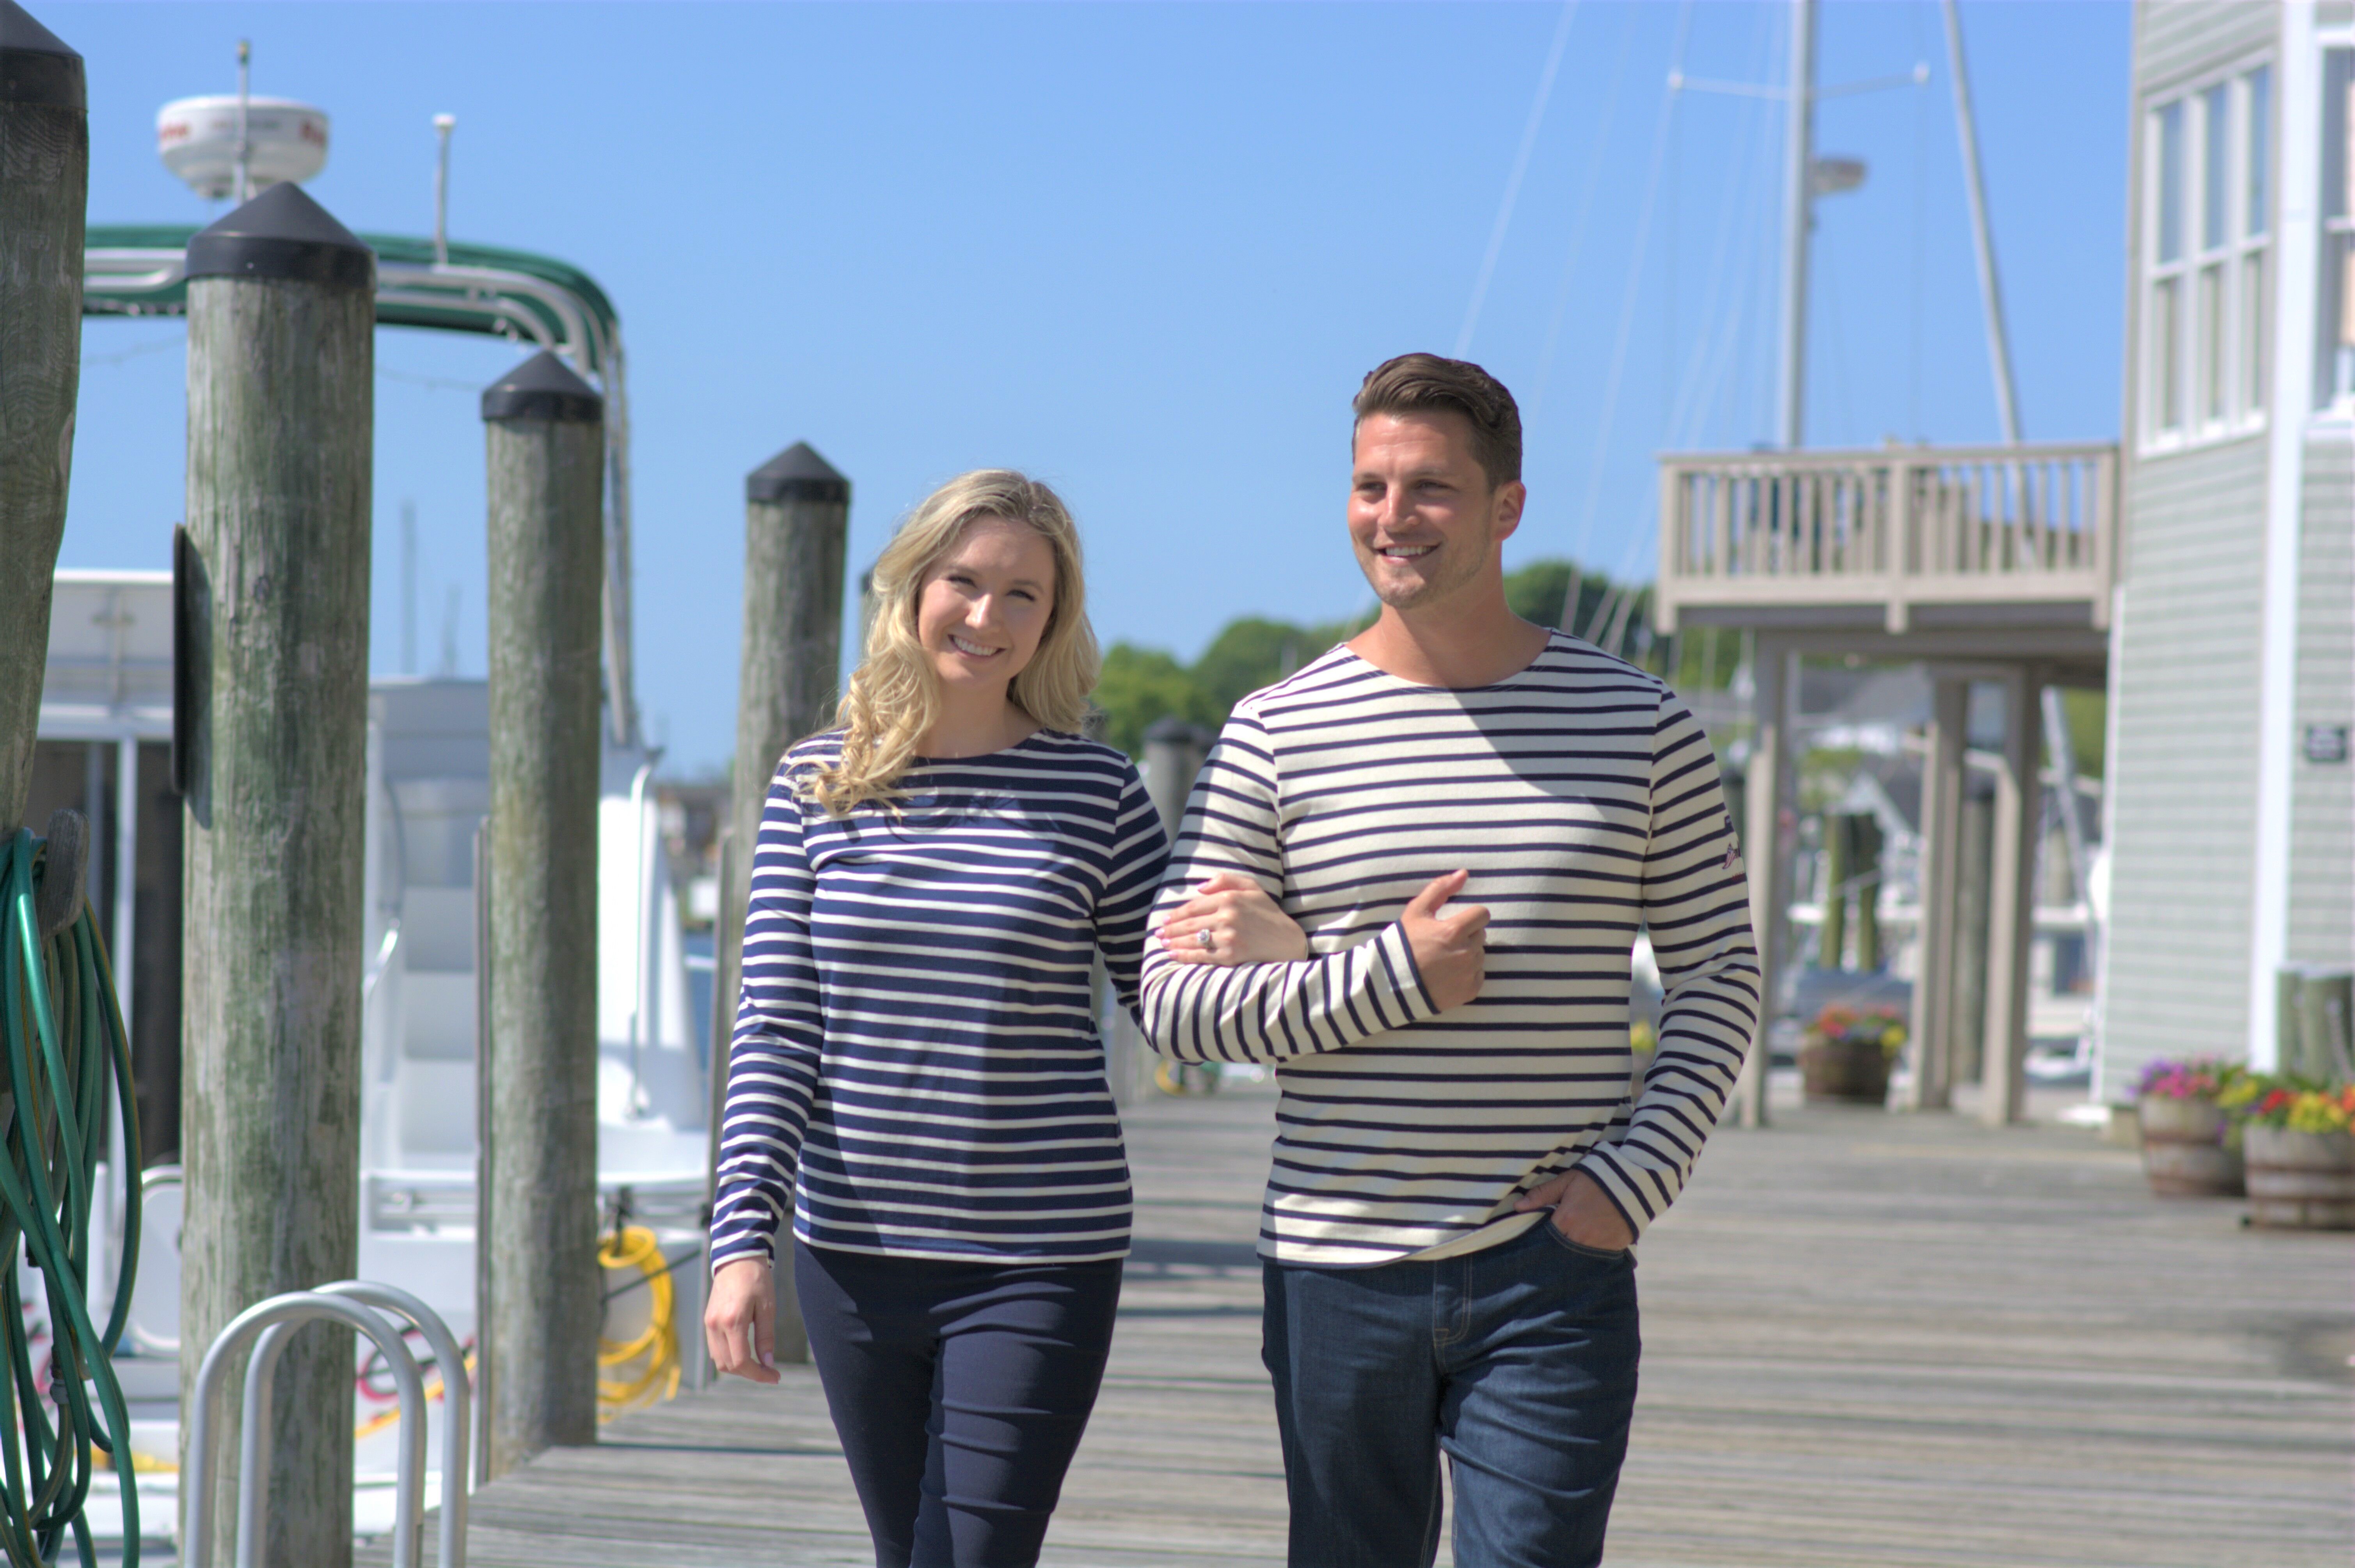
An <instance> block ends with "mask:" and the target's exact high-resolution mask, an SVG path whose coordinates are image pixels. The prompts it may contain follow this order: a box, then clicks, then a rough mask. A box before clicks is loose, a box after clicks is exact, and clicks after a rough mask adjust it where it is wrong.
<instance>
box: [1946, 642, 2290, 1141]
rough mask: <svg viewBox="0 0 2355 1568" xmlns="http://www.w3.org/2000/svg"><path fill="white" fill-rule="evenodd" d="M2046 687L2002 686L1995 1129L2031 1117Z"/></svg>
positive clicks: (1990, 911)
mask: <svg viewBox="0 0 2355 1568" xmlns="http://www.w3.org/2000/svg"><path fill="white" fill-rule="evenodd" d="M2043 681H2044V673H2043V671H2042V670H2041V669H2040V668H2038V667H2036V666H2034V665H2013V666H2011V667H2010V668H2009V669H2007V670H2006V671H2005V672H2004V673H2003V677H2002V679H2001V681H2000V683H1999V684H2000V685H2001V687H2002V689H2003V760H2002V766H2001V767H2000V768H1998V769H1997V771H1996V782H1995V829H1994V834H1993V836H1994V840H1995V846H1994V850H1993V853H1991V854H1990V855H1989V856H1988V859H1989V861H1990V862H1991V864H1990V867H1989V870H1988V873H1987V1023H1986V1033H1985V1041H1986V1044H1984V1046H1983V1047H1982V1048H1981V1050H1980V1052H1979V1119H1980V1120H1981V1121H1983V1122H1986V1123H1987V1125H1988V1126H1990V1127H2001V1126H2003V1125H2005V1124H2006V1123H2008V1122H2014V1121H2022V1120H2025V1119H2026V1118H2027V1116H2028V961H2029V944H2030V939H2031V938H2033V936H2034V935H2035V921H2036V824H2037V821H2038V808H2039V807H2040V806H2041V804H2042V803H2043V799H2044V797H2043V786H2042V783H2041V780H2040V779H2039V777H2038V773H2037V767H2036V754H2037V741H2038V739H2039V736H2038V723H2037V710H2038V707H2039V703H2038V701H2037V693H2038V691H2039V689H2040V688H2041V686H2042V684H2043ZM2261 980H2262V977H2261Z"/></svg>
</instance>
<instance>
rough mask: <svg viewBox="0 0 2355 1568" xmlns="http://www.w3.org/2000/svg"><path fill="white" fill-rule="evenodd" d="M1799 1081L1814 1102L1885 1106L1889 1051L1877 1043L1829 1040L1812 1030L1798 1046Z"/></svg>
mask: <svg viewBox="0 0 2355 1568" xmlns="http://www.w3.org/2000/svg"><path fill="white" fill-rule="evenodd" d="M1799 1080H1800V1084H1801V1086H1802V1087H1804V1088H1805V1090H1806V1097H1807V1098H1809V1099H1811V1100H1835V1101H1838V1102H1840V1103H1842V1104H1848V1105H1873V1106H1878V1105H1886V1104H1887V1103H1888V1102H1889V1051H1888V1049H1887V1047H1885V1046H1883V1045H1882V1044H1881V1042H1880V1041H1878V1040H1868V1041H1864V1042H1862V1043H1857V1042H1853V1041H1844V1040H1827V1039H1825V1038H1824V1037H1823V1036H1822V1035H1820V1034H1817V1033H1816V1032H1815V1031H1813V1030H1809V1031H1808V1032H1807V1033H1806V1035H1805V1036H1804V1037H1802V1039H1801V1041H1800V1043H1799Z"/></svg>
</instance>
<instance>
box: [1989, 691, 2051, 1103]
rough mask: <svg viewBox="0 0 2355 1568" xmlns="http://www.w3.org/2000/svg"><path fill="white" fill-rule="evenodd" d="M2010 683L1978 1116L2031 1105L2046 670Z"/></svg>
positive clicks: (1998, 803)
mask: <svg viewBox="0 0 2355 1568" xmlns="http://www.w3.org/2000/svg"><path fill="white" fill-rule="evenodd" d="M2000 684H2001V686H2002V688H2003V765H2002V767H2001V768H1999V769H1998V771H1997V773H1996V786H1995V850H1994V853H1993V855H1992V856H1991V857H1990V858H1991V859H1992V861H1993V869H1992V871H1991V872H1990V874H1989V875H1988V877H1987V1033H1986V1036H1985V1040H1986V1044H1984V1045H1983V1046H1982V1047H1981V1049H1980V1052H1979V1119H1980V1120H1981V1121H1984V1122H1986V1123H1987V1125H1988V1126H1990V1127H2001V1126H2003V1125H2004V1124H2005V1123H2007V1122H2013V1121H2019V1120H2020V1119H2021V1118H2024V1117H2025V1116H2026V1115H2027V1112H2028V949H2029V941H2030V938H2031V937H2032V936H2033V935H2034V931H2033V926H2034V921H2035V910H2036V877H2035V866H2036V825H2037V821H2038V820H2039V818H2040V816H2041V812H2040V811H2039V810H2038V808H2039V806H2041V804H2042V798H2041V789H2042V785H2041V783H2040V782H2039V780H2038V777H2037V767H2036V739H2037V736H2036V715H2037V707H2038V692H2039V688H2040V687H2041V685H2042V684H2043V678H2042V674H2041V672H2039V671H2036V670H2033V669H2030V668H2026V667H2018V668H2014V669H2012V670H2011V671H2009V672H2008V673H2006V674H2005V675H2004V676H2003V678H2002V680H2001V682H2000Z"/></svg>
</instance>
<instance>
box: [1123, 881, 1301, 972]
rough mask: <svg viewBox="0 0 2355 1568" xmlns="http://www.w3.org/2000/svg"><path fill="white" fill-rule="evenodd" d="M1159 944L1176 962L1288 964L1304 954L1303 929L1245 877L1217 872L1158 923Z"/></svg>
mask: <svg viewBox="0 0 2355 1568" xmlns="http://www.w3.org/2000/svg"><path fill="white" fill-rule="evenodd" d="M1159 934H1160V937H1161V946H1162V949H1163V950H1164V951H1165V952H1167V954H1168V955H1169V957H1170V959H1171V960H1172V961H1173V962H1176V963H1181V964H1221V965H1224V964H1288V963H1297V962H1299V961H1300V960H1301V959H1305V958H1306V957H1307V956H1308V933H1306V932H1305V931H1303V930H1302V929H1301V928H1300V926H1299V923H1298V922H1297V921H1295V920H1294V919H1293V917H1292V916H1289V915H1286V914H1285V913H1284V908H1283V906H1281V905H1279V904H1277V903H1276V901H1275V900H1274V899H1273V898H1270V897H1269V896H1268V895H1267V890H1266V889H1265V888H1263V887H1262V886H1261V885H1259V884H1258V883H1256V882H1253V881H1252V879H1251V878H1250V877H1248V876H1243V875H1241V874H1238V873H1235V872H1231V871H1222V872H1220V873H1219V874H1218V875H1216V876H1214V877H1211V878H1210V879H1209V881H1207V882H1205V883H1203V884H1202V885H1201V886H1199V887H1198V888H1196V889H1195V890H1194V896H1193V897H1192V898H1190V899H1188V900H1187V901H1186V903H1185V905H1184V906H1181V907H1180V908H1179V909H1178V910H1177V913H1176V914H1174V915H1172V916H1170V917H1169V918H1168V919H1167V920H1166V921H1164V922H1163V923H1162V927H1161V930H1160V933H1159Z"/></svg>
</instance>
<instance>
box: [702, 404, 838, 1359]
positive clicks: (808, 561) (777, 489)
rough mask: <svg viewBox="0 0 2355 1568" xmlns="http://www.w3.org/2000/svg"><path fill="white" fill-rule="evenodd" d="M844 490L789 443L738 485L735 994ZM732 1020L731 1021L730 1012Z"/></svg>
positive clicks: (833, 566)
mask: <svg viewBox="0 0 2355 1568" xmlns="http://www.w3.org/2000/svg"><path fill="white" fill-rule="evenodd" d="M849 523H850V481H848V480H847V479H845V478H844V477H843V476H842V475H841V474H840V473H838V472H837V471H835V469H834V466H833V465H832V464H831V463H828V462H827V461H826V459H824V458H822V457H820V456H818V454H817V453H816V452H815V450H812V449H811V448H810V446H809V445H808V444H807V443H806V442H802V441H796V442H794V444H793V445H792V446H790V447H787V448H786V449H785V450H783V451H781V452H779V453H778V454H777V455H776V456H775V457H773V458H772V459H770V460H769V461H767V462H765V463H762V465H761V466H760V467H759V468H756V469H754V470H753V471H751V473H750V474H748V475H746V476H745V480H744V659H743V666H742V673H741V675H740V677H739V684H738V687H737V694H736V768H735V773H734V776H733V779H732V780H731V782H730V791H729V818H730V844H731V846H732V849H731V853H730V855H729V857H728V879H727V884H726V885H725V886H724V887H723V888H722V889H721V902H720V908H719V922H718V925H717V927H716V932H717V935H718V938H719V944H718V945H719V964H718V966H717V971H718V972H717V973H716V974H715V975H714V976H713V980H714V981H715V983H717V984H718V985H719V988H720V994H721V995H723V996H726V997H729V998H730V999H733V998H734V997H735V995H736V994H737V991H738V990H739V989H740V988H741V985H742V980H743V944H744V910H745V906H746V904H747V903H748V902H749V901H750V899H751V885H752V855H753V850H754V846H755V845H756V844H757V843H758V842H760V836H761V809H762V806H763V805H765V804H766V803H767V801H768V799H769V781H770V779H773V777H775V775H776V771H777V763H778V761H779V759H780V758H783V756H784V754H785V750H786V748H787V747H790V746H792V745H793V744H794V742H795V741H797V740H799V739H801V738H802V736H805V735H808V734H810V733H811V732H812V731H814V730H815V729H817V728H818V727H819V726H822V725H824V724H825V723H826V720H827V718H828V717H829V716H830V715H831V713H832V709H833V705H834V699H835V695H836V692H837V688H838V687H839V686H840V684H841V682H842V594H843V557H844V551H845V549H846V547H847V535H848V529H849ZM729 1016H730V1018H733V1017H734V1016H735V1010H734V1008H733V1007H732V1006H730V1009H729ZM711 1070H712V1072H713V1074H714V1075H721V1076H724V1075H726V1073H727V1071H728V1039H727V1036H726V1035H724V1034H721V1035H718V1036H715V1037H714V1039H713V1040H712V1043H711ZM791 1241H792V1238H791V1237H790V1236H780V1237H778V1253H777V1265H778V1266H777V1268H776V1270H775V1279H776V1287H777V1319H776V1338H775V1351H776V1358H777V1360H779V1361H807V1360H809V1339H808V1336H807V1335H805V1333H804V1332H803V1331H802V1318H801V1308H800V1306H799V1304H798V1303H797V1302H796V1301H795V1300H794V1286H793V1279H794V1274H793V1268H792V1266H791V1262H790V1255H789V1253H788V1251H787V1249H788V1247H789V1246H790V1245H791Z"/></svg>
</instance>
